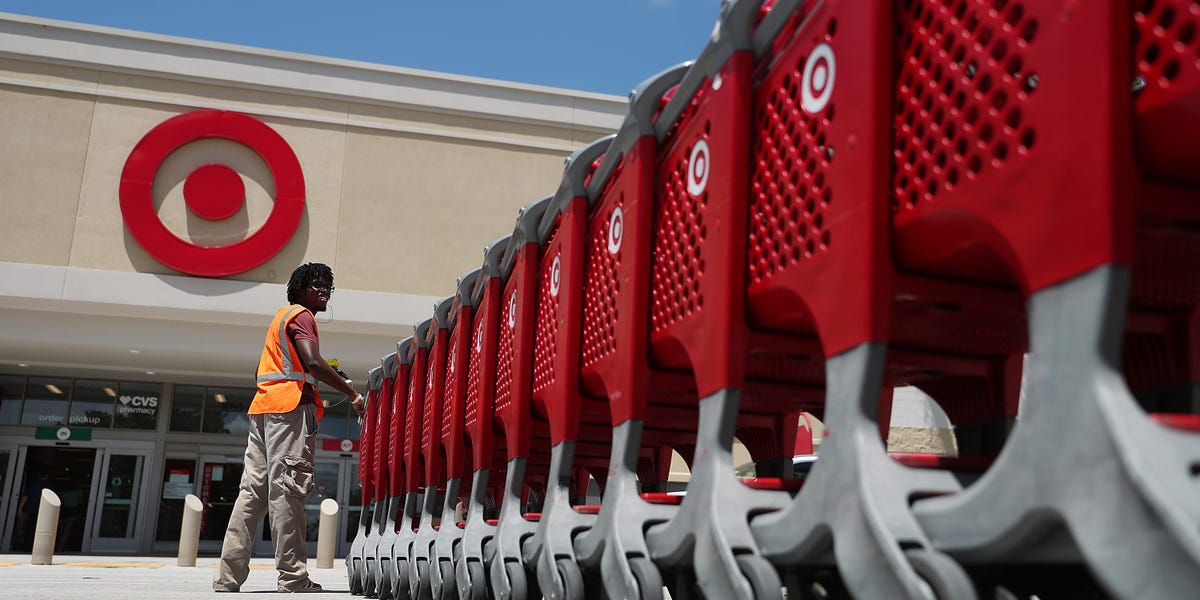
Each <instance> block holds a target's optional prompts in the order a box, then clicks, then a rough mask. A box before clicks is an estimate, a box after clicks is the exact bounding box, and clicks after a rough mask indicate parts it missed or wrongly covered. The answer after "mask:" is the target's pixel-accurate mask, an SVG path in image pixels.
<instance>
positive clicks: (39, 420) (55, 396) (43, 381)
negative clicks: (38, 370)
mask: <svg viewBox="0 0 1200 600" xmlns="http://www.w3.org/2000/svg"><path fill="white" fill-rule="evenodd" d="M70 402H71V380H70V379H62V378H57V377H30V378H29V382H28V384H27V385H26V387H25V403H24V405H23V406H22V407H21V424H22V425H41V426H47V427H49V426H55V425H66V424H67V407H68V406H69V405H70Z"/></svg>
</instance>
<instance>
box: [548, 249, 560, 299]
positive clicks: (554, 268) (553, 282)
mask: <svg viewBox="0 0 1200 600" xmlns="http://www.w3.org/2000/svg"><path fill="white" fill-rule="evenodd" d="M560 283H562V256H555V257H554V264H552V265H550V295H551V296H554V297H555V298H557V297H558V285H559V284H560Z"/></svg>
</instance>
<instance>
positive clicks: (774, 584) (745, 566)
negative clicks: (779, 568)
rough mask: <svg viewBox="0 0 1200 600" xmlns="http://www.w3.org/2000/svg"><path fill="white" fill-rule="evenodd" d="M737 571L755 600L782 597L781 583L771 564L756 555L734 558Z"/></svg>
mask: <svg viewBox="0 0 1200 600" xmlns="http://www.w3.org/2000/svg"><path fill="white" fill-rule="evenodd" d="M735 559H736V560H737V565H738V569H739V570H740V571H741V572H742V575H744V576H745V577H746V581H748V582H749V583H750V589H752V590H754V597H755V598H756V599H759V600H761V599H763V598H780V597H782V596H783V582H781V581H780V580H779V573H777V572H776V571H775V567H774V566H772V565H771V563H770V562H769V561H768V560H767V559H765V558H763V557H761V556H759V555H757V554H739V555H737V556H736V557H735Z"/></svg>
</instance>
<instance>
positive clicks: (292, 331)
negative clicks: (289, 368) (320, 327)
mask: <svg viewBox="0 0 1200 600" xmlns="http://www.w3.org/2000/svg"><path fill="white" fill-rule="evenodd" d="M287 334H288V339H290V340H292V343H293V344H294V343H296V340H312V341H314V342H315V341H317V320H316V319H315V318H313V314H312V313H310V312H308V311H307V310H302V311H300V314H298V315H296V318H294V319H292V320H291V321H289V322H288V325H287Z"/></svg>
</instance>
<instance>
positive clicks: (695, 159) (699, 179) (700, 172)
mask: <svg viewBox="0 0 1200 600" xmlns="http://www.w3.org/2000/svg"><path fill="white" fill-rule="evenodd" d="M709 161H710V159H709V152H708V142H706V141H704V140H700V141H698V142H696V145H695V146H692V156H691V158H689V159H688V173H687V190H688V193H689V194H691V195H692V197H693V198H698V197H700V194H703V193H704V189H705V188H707V187H708V163H709Z"/></svg>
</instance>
